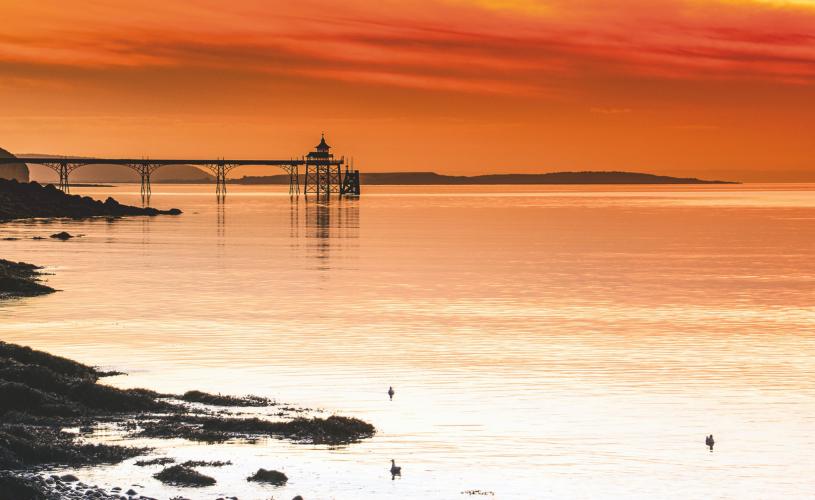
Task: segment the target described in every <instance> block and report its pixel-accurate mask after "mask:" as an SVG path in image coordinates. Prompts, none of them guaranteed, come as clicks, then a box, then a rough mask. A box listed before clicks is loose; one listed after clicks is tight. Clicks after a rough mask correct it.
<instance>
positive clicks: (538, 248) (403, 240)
mask: <svg viewBox="0 0 815 500" xmlns="http://www.w3.org/2000/svg"><path fill="white" fill-rule="evenodd" d="M213 191H214V187H213V186H175V185H156V186H154V193H155V194H154V195H153V199H152V202H153V205H154V206H156V207H160V208H170V207H178V208H181V209H183V210H184V212H185V213H184V214H183V215H182V216H178V217H156V218H127V219H123V220H118V221H113V222H109V221H105V220H94V221H66V222H52V223H37V222H33V223H32V222H23V223H12V224H5V225H2V226H0V237H9V236H18V237H21V238H23V239H21V240H19V241H0V255H2V257H4V258H7V259H14V260H23V261H28V262H33V263H37V264H41V265H44V266H46V267H47V271H48V272H50V273H53V275H52V276H49V277H48V282H49V284H50V285H51V286H53V287H55V288H59V289H61V290H62V291H61V292H59V293H56V294H53V295H50V296H45V297H40V298H32V299H26V300H15V301H9V302H4V303H2V304H0V338H2V339H4V340H7V341H11V342H17V343H22V344H27V345H31V346H32V347H35V348H39V349H44V350H47V351H49V352H52V353H56V354H60V355H64V356H68V357H71V358H74V359H77V360H80V361H83V362H86V363H89V364H93V365H99V366H102V367H106V368H116V369H119V370H124V371H126V372H128V373H129V375H128V376H125V377H116V378H112V379H108V382H109V383H111V384H114V385H117V386H121V387H137V386H138V387H148V388H151V389H155V390H159V391H165V392H167V391H169V392H182V391H185V390H188V389H193V388H196V389H202V390H206V391H210V392H223V393H236V394H246V393H252V394H259V395H263V396H269V397H273V398H276V399H278V400H280V401H284V402H288V403H293V404H297V405H302V406H307V407H311V408H321V409H323V410H324V411H325V414H331V413H334V412H336V413H338V414H342V415H351V416H357V417H360V418H362V419H365V420H367V421H370V422H371V423H373V424H374V425H375V426H376V427H377V428H378V430H379V433H378V434H377V436H376V437H375V438H373V439H371V440H368V441H365V442H362V443H359V444H355V445H351V446H348V447H339V448H327V447H324V446H308V445H297V444H291V443H288V442H285V441H277V440H264V441H261V442H258V443H256V444H251V445H250V444H235V443H233V444H223V445H212V446H207V445H200V444H193V443H188V442H185V441H180V440H179V441H171V442H169V443H167V442H164V443H161V442H158V443H151V444H155V445H157V446H158V447H159V449H158V450H157V452H156V453H157V454H163V455H168V456H172V457H176V458H181V459H187V458H188V457H189V458H198V459H201V458H204V459H208V460H216V459H217V460H227V459H228V460H232V461H233V462H234V465H233V466H230V467H226V468H221V469H207V468H202V469H200V470H201V471H202V472H205V473H207V474H210V475H212V476H214V477H215V478H216V479H217V480H218V484H217V485H215V486H213V487H209V488H204V489H198V490H184V489H175V488H168V487H165V486H163V485H161V484H160V483H159V482H158V481H156V480H154V479H152V478H151V477H150V476H151V474H152V473H154V472H155V471H156V470H157V468H138V467H134V466H132V461H128V462H126V463H124V464H120V465H117V466H110V467H102V468H97V469H92V470H87V471H81V472H80V474H78V475H80V476H81V478H82V479H83V480H85V481H86V482H90V483H95V484H99V485H101V486H115V485H118V486H122V487H125V489H127V487H129V486H130V485H131V484H139V485H141V486H143V488H142V489H140V490H139V491H140V492H142V493H143V494H145V495H150V496H154V497H160V498H168V497H170V496H173V495H177V494H183V495H185V496H186V497H188V498H196V499H197V498H212V499H214V498H217V497H218V496H221V495H224V494H235V495H237V496H239V497H240V498H242V499H246V498H258V499H259V498H264V499H267V498H270V497H272V496H274V497H275V498H278V499H288V498H291V497H293V496H294V495H296V494H300V495H303V497H304V498H306V499H307V500H313V499H327V498H337V499H350V500H354V499H401V498H422V499H457V498H460V499H465V498H496V499H527V498H558V499H560V498H626V499H628V498H647V499H652V498H676V499H689V498H734V499H744V498H811V496H812V494H813V491H815V461H813V459H812V456H813V449H814V448H815V331H813V329H814V328H815V308H814V307H815V293H814V292H813V290H815V235H814V233H815V186H811V185H749V184H748V185H741V186H696V187H679V186H667V187H634V186H630V187H627V186H618V187H612V188H588V187H551V186H547V187H544V186H531V187H528V186H527V187H504V186H487V187H456V188H444V187H424V186H419V187H409V188H408V187H365V190H364V195H363V197H362V198H361V199H360V200H336V199H334V200H331V202H329V203H324V204H323V203H316V202H314V201H304V200H302V199H301V200H299V201H295V202H292V201H291V200H290V198H289V196H288V195H287V194H285V193H284V192H283V188H280V187H258V186H230V192H229V195H228V199H227V202H226V204H225V205H223V206H219V205H218V204H216V201H215V195H214V192H213ZM75 192H78V193H81V194H89V195H92V196H95V197H99V198H102V197H105V196H108V195H113V196H114V197H116V198H117V199H119V200H120V201H122V202H130V203H136V202H137V201H138V196H137V192H138V186H130V185H125V186H119V187H116V188H83V189H78V188H77V189H75ZM62 230H66V231H69V232H71V233H74V234H81V235H83V236H82V237H81V238H77V239H74V240H71V241H67V242H61V241H56V240H51V239H48V240H45V241H33V240H31V239H30V238H31V237H32V236H48V235H50V234H52V233H55V232H58V231H62ZM391 385H392V386H393V387H394V389H395V390H396V396H395V397H394V400H393V401H392V402H391V401H388V398H387V395H386V391H387V389H388V386H391ZM711 433H712V434H714V436H715V438H716V443H717V444H716V447H715V449H714V451H713V452H710V451H709V450H708V449H707V448H706V447H705V445H704V439H705V436H706V435H707V434H711ZM108 438H109V439H111V440H115V439H116V437H115V435H111V436H109V437H108ZM390 459H395V460H396V462H397V464H398V465H401V466H402V468H403V475H402V477H401V478H396V479H395V480H392V478H391V476H390V474H389V473H388V468H389V466H390ZM259 467H264V468H267V469H268V468H274V469H279V470H282V471H284V472H285V473H286V474H288V476H289V478H290V481H289V484H288V485H287V486H285V487H283V488H270V487H262V486H258V485H256V484H252V483H247V482H246V481H245V478H246V476H248V475H249V474H250V473H253V472H254V471H255V470H256V469H257V468H259ZM467 490H481V491H483V492H492V493H494V496H491V497H490V496H485V497H480V496H479V497H474V496H470V495H466V494H464V493H463V492H465V491H467Z"/></svg>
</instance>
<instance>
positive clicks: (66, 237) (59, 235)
mask: <svg viewBox="0 0 815 500" xmlns="http://www.w3.org/2000/svg"><path fill="white" fill-rule="evenodd" d="M51 237H52V238H54V239H56V240H62V241H65V240H70V239H71V238H73V237H74V235H72V234H71V233H68V232H66V231H62V232H60V233H54V234H52V235H51Z"/></svg>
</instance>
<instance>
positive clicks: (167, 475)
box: [153, 465, 215, 487]
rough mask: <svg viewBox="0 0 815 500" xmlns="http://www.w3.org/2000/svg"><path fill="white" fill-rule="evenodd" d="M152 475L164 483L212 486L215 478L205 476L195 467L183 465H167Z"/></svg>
mask: <svg viewBox="0 0 815 500" xmlns="http://www.w3.org/2000/svg"><path fill="white" fill-rule="evenodd" d="M153 477H154V478H156V479H158V480H159V481H161V482H162V483H165V484H170V485H173V486H195V487H198V486H212V485H213V484H215V479H214V478H211V477H209V476H205V475H203V474H201V473H200V472H198V471H197V470H195V469H191V468H190V467H184V466H183V465H173V466H172V467H167V468H166V469H164V470H162V471H161V472H159V473H156V474H153Z"/></svg>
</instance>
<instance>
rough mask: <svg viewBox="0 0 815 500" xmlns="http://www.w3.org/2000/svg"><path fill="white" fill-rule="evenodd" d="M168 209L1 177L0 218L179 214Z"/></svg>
mask: <svg viewBox="0 0 815 500" xmlns="http://www.w3.org/2000/svg"><path fill="white" fill-rule="evenodd" d="M180 213H181V210H178V209H175V208H174V209H172V210H168V211H162V210H157V209H155V208H149V207H147V208H140V207H134V206H129V205H122V204H120V203H119V202H117V201H116V200H114V199H112V198H108V199H107V200H106V201H104V202H102V201H99V200H94V199H92V198H90V197H88V196H85V197H82V196H75V195H69V194H66V193H63V192H62V191H60V190H59V189H57V188H56V187H54V186H53V185H51V184H49V185H47V186H43V185H41V184H38V183H36V182H28V183H26V182H23V183H20V182H17V181H14V180H6V179H0V221H4V220H13V219H32V218H49V217H69V218H74V219H81V218H86V217H122V216H128V215H150V216H152V215H162V214H166V215H178V214H180Z"/></svg>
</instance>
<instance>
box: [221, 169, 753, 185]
mask: <svg viewBox="0 0 815 500" xmlns="http://www.w3.org/2000/svg"><path fill="white" fill-rule="evenodd" d="M230 182H233V183H236V184H288V183H289V177H288V176H287V175H269V176H254V177H251V176H245V177H242V178H240V179H234V180H232V181H230ZM361 182H362V184H367V185H452V186H458V185H490V184H493V185H497V184H738V182H732V181H719V180H704V179H697V178H694V177H670V176H666V175H654V174H643V173H638V172H551V173H545V174H490V175H473V176H463V175H443V174H437V173H435V172H371V173H363V174H361Z"/></svg>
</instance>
